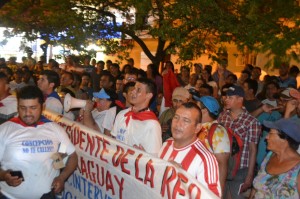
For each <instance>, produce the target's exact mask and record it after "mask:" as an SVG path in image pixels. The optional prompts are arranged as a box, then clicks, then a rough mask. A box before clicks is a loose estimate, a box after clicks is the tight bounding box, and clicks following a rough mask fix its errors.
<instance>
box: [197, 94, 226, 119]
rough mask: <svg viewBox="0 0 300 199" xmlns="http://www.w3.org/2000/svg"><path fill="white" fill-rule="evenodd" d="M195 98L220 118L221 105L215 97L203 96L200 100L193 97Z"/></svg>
mask: <svg viewBox="0 0 300 199" xmlns="http://www.w3.org/2000/svg"><path fill="white" fill-rule="evenodd" d="M193 98H194V99H195V100H197V101H199V102H201V103H202V104H203V105H204V106H205V108H207V110H208V111H209V112H210V113H211V114H213V115H215V116H218V115H219V114H220V110H221V107H220V105H219V102H218V101H217V100H216V99H215V98H214V97H212V96H202V97H200V98H199V97H197V96H193Z"/></svg>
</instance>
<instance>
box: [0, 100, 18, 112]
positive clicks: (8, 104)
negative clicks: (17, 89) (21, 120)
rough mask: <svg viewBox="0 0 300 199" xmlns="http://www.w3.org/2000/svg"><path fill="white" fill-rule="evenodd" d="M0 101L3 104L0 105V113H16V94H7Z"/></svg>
mask: <svg viewBox="0 0 300 199" xmlns="http://www.w3.org/2000/svg"><path fill="white" fill-rule="evenodd" d="M0 102H1V103H2V104H3V106H1V107H0V114H3V115H11V114H13V113H17V111H18V110H17V106H18V102H17V98H16V96H14V95H9V96H7V97H6V98H4V99H3V100H1V101H0Z"/></svg>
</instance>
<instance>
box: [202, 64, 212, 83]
mask: <svg viewBox="0 0 300 199" xmlns="http://www.w3.org/2000/svg"><path fill="white" fill-rule="evenodd" d="M206 66H209V65H206ZM203 70H205V71H206V72H207V74H208V81H213V80H214V79H213V78H212V76H211V69H210V68H207V67H205V68H204V69H203ZM206 83H207V82H206Z"/></svg>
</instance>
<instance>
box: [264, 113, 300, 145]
mask: <svg viewBox="0 0 300 199" xmlns="http://www.w3.org/2000/svg"><path fill="white" fill-rule="evenodd" d="M263 124H264V126H265V127H267V128H270V129H276V130H278V131H281V132H282V133H284V134H286V135H288V136H289V137H290V138H292V139H293V140H295V141H296V142H298V143H300V122H299V121H297V120H296V119H285V118H283V119H280V120H277V121H275V122H270V121H264V122H263Z"/></svg>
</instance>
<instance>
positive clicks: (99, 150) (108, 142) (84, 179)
mask: <svg viewBox="0 0 300 199" xmlns="http://www.w3.org/2000/svg"><path fill="white" fill-rule="evenodd" d="M44 115H45V116H46V117H47V118H48V119H50V120H52V121H55V122H57V123H58V124H59V125H60V126H62V127H63V128H64V129H65V130H66V132H67V134H68V135H69V137H70V139H71V141H72V143H73V144H74V145H75V147H76V152H77V154H78V168H77V170H76V171H75V172H74V174H73V175H72V176H70V178H69V179H68V181H67V182H66V184H65V191H64V194H63V197H64V199H83V198H88V199H98V198H99V199H110V198H114V199H118V198H119V199H140V198H143V199H148V198H149V199H156V198H170V199H171V198H172V199H173V198H174V199H175V198H176V199H177V198H197V199H199V198H205V199H209V198H212V199H213V198H218V197H217V196H215V194H213V193H212V192H211V191H210V190H208V189H207V188H205V187H203V186H202V185H201V184H200V183H199V182H198V181H197V180H196V179H194V178H193V177H191V176H190V175H189V174H188V173H187V172H185V171H184V170H182V169H180V168H176V167H174V166H173V165H172V164H170V163H169V162H167V161H164V160H161V159H159V158H156V157H154V156H152V155H150V154H148V153H145V152H143V151H141V150H138V149H135V148H132V147H129V146H127V145H125V144H123V143H121V142H118V141H116V140H115V139H113V138H111V137H108V136H106V135H103V134H100V133H97V132H96V131H94V130H92V129H90V128H87V127H85V126H84V125H81V124H80V123H77V122H74V121H71V120H69V119H67V118H65V117H63V116H62V115H57V114H55V113H52V112H50V111H44Z"/></svg>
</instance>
